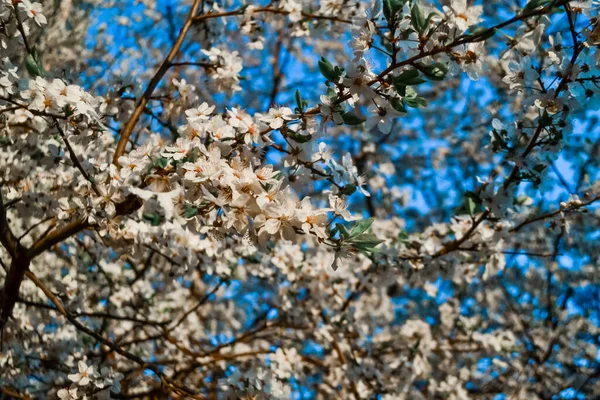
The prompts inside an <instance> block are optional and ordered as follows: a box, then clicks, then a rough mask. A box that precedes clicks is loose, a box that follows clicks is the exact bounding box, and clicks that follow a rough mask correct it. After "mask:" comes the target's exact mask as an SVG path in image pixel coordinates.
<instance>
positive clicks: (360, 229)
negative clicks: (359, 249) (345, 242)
mask: <svg viewBox="0 0 600 400" xmlns="http://www.w3.org/2000/svg"><path fill="white" fill-rule="evenodd" d="M374 220H375V219H374V218H369V219H363V220H361V221H358V222H357V223H356V225H354V226H353V227H352V229H351V230H350V237H351V238H353V237H356V236H358V235H360V234H362V233H364V232H365V231H366V230H367V229H369V228H370V227H371V225H373V221H374Z"/></svg>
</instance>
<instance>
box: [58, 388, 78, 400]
mask: <svg viewBox="0 0 600 400" xmlns="http://www.w3.org/2000/svg"><path fill="white" fill-rule="evenodd" d="M56 395H57V396H58V398H59V399H61V400H75V399H77V387H76V386H72V387H70V388H66V389H60V390H59V391H58V392H57V393H56Z"/></svg>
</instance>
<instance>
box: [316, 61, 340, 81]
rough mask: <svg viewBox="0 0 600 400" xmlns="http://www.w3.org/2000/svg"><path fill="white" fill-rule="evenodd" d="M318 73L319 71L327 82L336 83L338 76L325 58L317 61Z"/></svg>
mask: <svg viewBox="0 0 600 400" xmlns="http://www.w3.org/2000/svg"><path fill="white" fill-rule="evenodd" d="M319 71H321V74H323V76H324V77H325V78H326V79H327V80H329V81H331V82H336V83H337V81H338V79H339V75H338V74H337V73H336V70H335V69H334V67H333V65H331V63H330V62H329V61H327V60H326V59H325V57H321V59H320V60H319Z"/></svg>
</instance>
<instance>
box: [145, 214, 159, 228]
mask: <svg viewBox="0 0 600 400" xmlns="http://www.w3.org/2000/svg"><path fill="white" fill-rule="evenodd" d="M143 217H144V219H145V220H146V221H148V222H150V224H151V225H152V226H158V225H160V222H161V221H162V215H160V214H157V213H146V214H144V215H143Z"/></svg>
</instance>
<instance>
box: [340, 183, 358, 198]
mask: <svg viewBox="0 0 600 400" xmlns="http://www.w3.org/2000/svg"><path fill="white" fill-rule="evenodd" d="M341 192H342V194H343V195H346V196H350V195H351V194H352V193H354V192H356V185H346V186H344V187H343V188H342V190H341Z"/></svg>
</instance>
